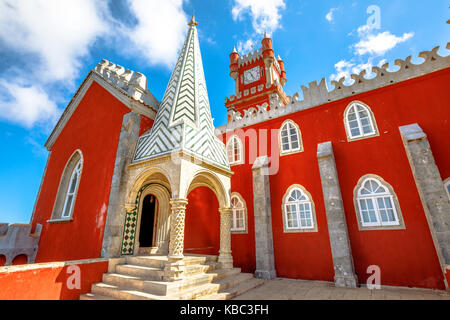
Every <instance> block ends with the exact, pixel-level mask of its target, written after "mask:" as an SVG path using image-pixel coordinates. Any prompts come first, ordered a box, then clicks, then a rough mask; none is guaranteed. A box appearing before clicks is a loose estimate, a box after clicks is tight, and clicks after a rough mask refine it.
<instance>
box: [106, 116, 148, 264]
mask: <svg viewBox="0 0 450 320" xmlns="http://www.w3.org/2000/svg"><path fill="white" fill-rule="evenodd" d="M140 122H141V116H140V115H139V114H138V113H136V112H134V111H132V112H129V113H127V114H125V115H124V116H123V120H122V127H121V129H120V136H119V143H118V145H117V152H116V162H115V164H114V173H113V178H112V181H111V190H110V193H109V201H108V210H107V214H106V222H105V231H104V233H103V243H102V251H101V256H102V257H103V258H114V257H119V256H120V254H121V248H122V235H123V228H124V221H125V215H126V210H125V209H124V205H125V193H126V183H127V176H128V173H127V166H128V164H130V163H131V160H132V159H133V154H134V149H135V147H136V143H137V141H138V138H139V127H140Z"/></svg>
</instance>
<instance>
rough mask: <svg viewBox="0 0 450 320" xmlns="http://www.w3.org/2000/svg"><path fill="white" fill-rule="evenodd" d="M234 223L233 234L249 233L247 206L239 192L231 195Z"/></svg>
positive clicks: (232, 226)
mask: <svg viewBox="0 0 450 320" xmlns="http://www.w3.org/2000/svg"><path fill="white" fill-rule="evenodd" d="M231 210H232V222H231V233H234V234H244V233H245V234H246V233H248V216H247V204H246V203H245V200H244V198H243V197H242V196H241V195H240V194H239V193H237V192H233V193H231Z"/></svg>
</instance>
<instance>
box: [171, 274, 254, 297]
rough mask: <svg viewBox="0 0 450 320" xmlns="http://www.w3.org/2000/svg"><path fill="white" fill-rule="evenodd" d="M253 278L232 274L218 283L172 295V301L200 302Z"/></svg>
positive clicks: (251, 276) (247, 275) (250, 275)
mask: <svg viewBox="0 0 450 320" xmlns="http://www.w3.org/2000/svg"><path fill="white" fill-rule="evenodd" d="M251 278H253V275H252V274H248V273H247V274H245V273H243V274H241V273H238V274H233V275H230V276H228V277H226V278H224V279H222V280H220V281H218V282H214V283H207V284H204V285H201V286H198V287H194V288H190V289H188V290H184V291H181V292H179V293H176V294H173V295H172V298H173V299H180V300H195V299H198V300H201V299H203V297H205V296H210V295H214V294H218V293H219V292H220V291H222V290H226V289H228V288H230V287H233V286H236V285H237V284H238V283H241V282H245V281H248V280H250V279H251Z"/></svg>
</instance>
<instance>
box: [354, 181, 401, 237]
mask: <svg viewBox="0 0 450 320" xmlns="http://www.w3.org/2000/svg"><path fill="white" fill-rule="evenodd" d="M355 208H356V212H357V218H358V225H359V228H360V230H374V229H404V228H405V226H404V222H403V218H402V215H401V210H400V205H399V203H398V199H397V196H396V194H395V192H394V190H393V188H392V187H391V186H390V185H389V184H388V183H387V182H386V181H384V180H383V179H382V178H381V177H378V176H376V175H366V176H364V177H362V178H361V179H360V180H359V182H358V184H357V186H356V188H355Z"/></svg>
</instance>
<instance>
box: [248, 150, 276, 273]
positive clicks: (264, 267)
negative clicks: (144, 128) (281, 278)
mask: <svg viewBox="0 0 450 320" xmlns="http://www.w3.org/2000/svg"><path fill="white" fill-rule="evenodd" d="M268 167H269V158H268V157H267V156H262V157H259V158H257V159H256V160H255V162H254V163H253V167H252V174H253V206H254V218H255V253H256V271H255V277H257V278H261V279H265V280H271V279H275V278H276V276H277V274H276V270H275V259H274V250H273V235H272V214H271V204H270V185H269V175H268V173H269V168H268Z"/></svg>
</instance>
